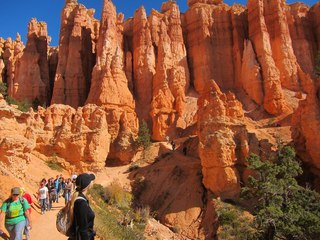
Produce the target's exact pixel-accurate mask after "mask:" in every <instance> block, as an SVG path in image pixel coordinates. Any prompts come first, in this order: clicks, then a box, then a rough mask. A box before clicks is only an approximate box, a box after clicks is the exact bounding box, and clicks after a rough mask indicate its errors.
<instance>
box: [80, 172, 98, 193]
mask: <svg viewBox="0 0 320 240" xmlns="http://www.w3.org/2000/svg"><path fill="white" fill-rule="evenodd" d="M95 179H96V176H95V175H94V174H92V173H81V174H80V175H79V176H78V177H77V178H76V186H77V188H76V190H77V191H81V190H83V189H85V188H86V187H88V186H89V184H90V183H91V182H92V181H93V180H95Z"/></svg>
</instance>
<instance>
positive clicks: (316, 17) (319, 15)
mask: <svg viewBox="0 0 320 240" xmlns="http://www.w3.org/2000/svg"><path fill="white" fill-rule="evenodd" d="M310 11H311V18H312V21H313V27H314V28H313V31H314V34H315V35H316V38H317V42H318V51H319V49H320V2H319V1H318V2H317V3H316V4H315V5H313V6H312V8H311V9H310Z"/></svg>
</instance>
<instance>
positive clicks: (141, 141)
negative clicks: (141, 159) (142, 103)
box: [137, 120, 151, 149]
mask: <svg viewBox="0 0 320 240" xmlns="http://www.w3.org/2000/svg"><path fill="white" fill-rule="evenodd" d="M137 144H138V146H139V147H143V148H144V149H147V148H148V147H149V146H150V145H151V135H150V131H149V128H148V125H147V123H146V121H144V120H142V121H141V122H140V125H139V132H138V138H137Z"/></svg>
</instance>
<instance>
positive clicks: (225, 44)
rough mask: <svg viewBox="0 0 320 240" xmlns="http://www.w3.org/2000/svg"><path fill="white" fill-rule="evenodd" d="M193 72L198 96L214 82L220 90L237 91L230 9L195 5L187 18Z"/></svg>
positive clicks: (222, 6) (221, 5)
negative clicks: (235, 89)
mask: <svg viewBox="0 0 320 240" xmlns="http://www.w3.org/2000/svg"><path fill="white" fill-rule="evenodd" d="M185 17H186V24H187V43H188V55H189V59H190V68H191V69H192V71H191V72H193V79H194V86H195V89H196V90H197V92H199V93H201V92H202V91H203V90H205V89H204V88H205V86H206V83H207V82H208V81H209V80H210V79H214V80H215V81H216V83H217V84H218V85H219V87H220V88H221V89H222V90H223V91H224V90H229V89H232V88H233V87H234V78H235V76H234V62H233V33H232V31H231V29H232V20H231V12H230V7H229V6H227V5H225V4H220V5H211V4H194V5H192V6H191V7H190V8H189V9H188V11H187V12H186V14H185Z"/></svg>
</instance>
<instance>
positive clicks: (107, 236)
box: [89, 184, 145, 240]
mask: <svg viewBox="0 0 320 240" xmlns="http://www.w3.org/2000/svg"><path fill="white" fill-rule="evenodd" d="M117 189H118V187H117ZM104 191H105V189H104V188H103V187H102V186H101V185H98V184H94V185H93V187H92V188H91V189H90V190H89V197H90V199H91V201H90V203H91V204H90V206H91V207H92V208H93V210H94V212H95V215H96V217H95V230H96V231H97V235H98V237H99V239H101V240H118V239H125V240H142V239H144V236H143V234H144V228H145V225H144V224H135V223H133V222H132V220H134V217H133V212H134V211H133V210H132V209H126V210H124V209H121V208H120V209H119V208H117V206H116V205H110V204H107V203H106V202H105V201H104V199H103V197H102V196H103V195H104ZM117 191H118V190H117ZM125 221H126V222H131V223H133V224H132V225H131V227H129V226H130V225H129V226H128V225H124V224H123V223H124V222H125Z"/></svg>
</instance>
